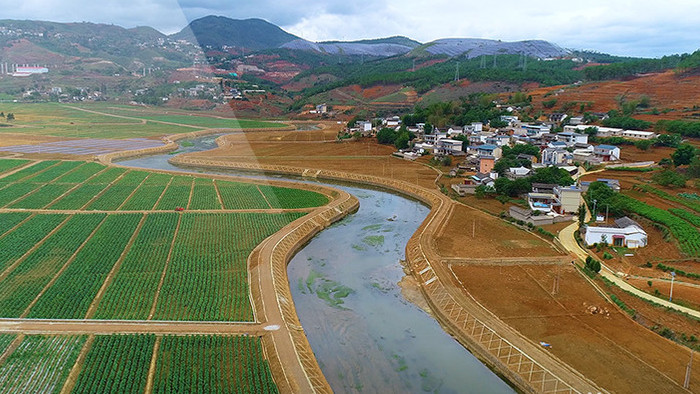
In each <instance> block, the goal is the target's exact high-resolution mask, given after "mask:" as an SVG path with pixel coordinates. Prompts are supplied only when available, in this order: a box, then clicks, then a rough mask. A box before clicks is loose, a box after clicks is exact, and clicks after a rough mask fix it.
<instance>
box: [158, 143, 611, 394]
mask: <svg viewBox="0 0 700 394" xmlns="http://www.w3.org/2000/svg"><path fill="white" fill-rule="evenodd" d="M170 162H171V163H172V164H176V165H179V166H186V167H199V168H203V167H204V168H224V169H237V170H247V171H253V172H270V173H282V174H292V175H301V176H304V175H307V174H309V173H311V174H313V177H314V178H325V179H332V180H341V181H350V182H356V183H361V184H369V185H372V186H378V187H382V188H385V189H389V190H392V191H396V192H399V193H402V194H404V195H408V196H410V197H413V198H416V199H418V200H419V201H422V202H423V203H425V204H427V205H428V206H430V207H431V212H430V214H429V215H428V217H427V218H426V220H425V221H424V222H423V223H422V224H421V226H420V227H419V229H418V230H417V231H416V233H415V234H414V235H413V237H412V238H411V239H410V240H409V243H408V245H407V247H406V259H407V263H408V265H409V266H410V268H411V270H412V273H413V275H414V276H415V277H416V279H417V280H418V282H419V283H420V288H421V292H422V293H423V295H424V296H425V298H426V299H427V301H428V303H429V304H430V306H431V309H432V310H433V312H434V313H435V316H436V319H437V320H438V321H439V322H440V323H441V325H442V326H443V327H444V328H445V330H446V331H447V332H449V333H451V334H452V335H454V336H455V337H456V338H457V339H458V340H459V341H460V342H461V343H462V344H463V345H464V346H465V347H467V348H468V349H469V350H471V351H472V352H474V353H475V354H476V355H477V356H478V357H479V358H481V359H482V360H484V361H485V362H486V363H488V364H489V365H491V366H492V367H493V368H495V369H496V370H498V371H499V372H500V373H501V374H503V375H504V376H507V377H508V379H509V380H510V381H511V382H512V383H513V384H515V385H516V386H518V388H519V389H520V390H522V391H524V392H552V393H579V392H604V390H602V389H601V388H599V387H597V386H596V384H595V383H593V382H592V381H590V380H589V379H587V378H586V377H584V376H582V375H581V374H580V373H578V372H577V371H576V370H574V369H573V368H571V367H570V366H569V365H567V364H565V363H564V362H562V361H561V360H559V359H557V358H556V357H554V356H552V355H551V354H549V353H547V352H545V351H543V350H542V349H540V348H539V347H538V346H537V345H536V344H534V343H532V342H531V341H530V340H529V339H527V338H525V337H524V336H522V335H521V334H519V333H518V332H517V331H515V330H513V329H512V328H511V327H510V326H508V325H507V324H505V323H504V322H502V321H500V320H499V319H497V318H496V317H495V316H494V315H493V314H492V313H491V312H490V311H489V310H488V309H486V308H485V307H484V306H482V305H479V304H478V303H476V302H474V301H475V300H470V299H468V298H467V297H465V296H464V295H462V294H456V290H454V289H453V287H454V286H452V285H451V283H450V282H451V280H452V279H451V275H449V272H447V267H446V266H445V265H444V264H442V263H441V260H442V258H441V257H440V256H439V254H437V252H436V251H435V250H434V247H433V237H432V236H431V235H430V234H431V233H436V232H439V231H440V229H442V228H443V226H444V224H445V222H446V219H447V217H449V212H450V211H451V209H452V206H453V204H454V202H452V201H451V200H449V199H447V197H445V196H444V195H442V194H438V193H436V192H434V191H431V190H429V189H425V188H422V187H419V186H416V185H414V184H410V183H408V182H404V181H397V180H389V179H384V178H380V177H374V176H366V175H360V174H350V173H344V172H340V171H330V170H311V169H307V168H301V167H290V166H281V165H264V164H257V163H256V164H252V163H229V162H220V161H214V160H205V159H194V158H189V157H182V156H176V157H174V158H172V159H170ZM428 230H431V231H428ZM285 304H288V301H286V299H285V298H280V300H279V305H280V306H281V307H284V305H285ZM299 328H300V329H301V327H300V326H299Z"/></svg>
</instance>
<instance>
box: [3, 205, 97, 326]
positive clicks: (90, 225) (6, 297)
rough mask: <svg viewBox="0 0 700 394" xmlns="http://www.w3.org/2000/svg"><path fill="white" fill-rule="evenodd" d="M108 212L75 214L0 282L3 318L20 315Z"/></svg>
mask: <svg viewBox="0 0 700 394" xmlns="http://www.w3.org/2000/svg"><path fill="white" fill-rule="evenodd" d="M104 218H105V215H74V216H72V217H71V218H70V219H69V220H68V221H67V222H66V224H64V225H63V226H62V227H61V228H60V229H59V230H58V231H56V233H54V234H53V235H52V236H50V237H49V238H47V239H46V241H44V242H43V243H42V244H41V245H39V247H38V248H37V250H36V251H35V252H34V253H32V254H30V255H29V256H28V257H27V258H26V259H24V260H21V261H20V262H19V264H18V265H17V267H16V268H15V269H14V270H12V271H11V272H10V273H9V274H8V275H7V277H6V278H4V279H3V280H2V281H0V283H1V285H0V317H15V318H16V317H20V316H22V314H23V313H24V311H25V310H26V309H27V308H28V307H29V305H30V304H31V303H32V301H34V300H35V298H36V297H37V296H38V295H39V293H40V292H41V291H42V290H43V289H44V288H45V287H46V285H47V284H48V283H49V282H50V281H51V279H52V278H53V277H54V276H55V275H56V274H57V273H58V272H59V270H60V269H61V268H62V267H63V266H64V265H65V264H66V262H68V261H69V259H70V257H71V256H72V255H73V254H74V253H75V252H76V251H77V250H78V248H79V247H80V246H81V245H82V244H83V243H84V242H85V240H86V239H87V238H88V237H89V236H90V233H92V231H93V230H94V229H95V228H97V226H98V225H99V224H100V223H101V222H102V220H103V219H104Z"/></svg>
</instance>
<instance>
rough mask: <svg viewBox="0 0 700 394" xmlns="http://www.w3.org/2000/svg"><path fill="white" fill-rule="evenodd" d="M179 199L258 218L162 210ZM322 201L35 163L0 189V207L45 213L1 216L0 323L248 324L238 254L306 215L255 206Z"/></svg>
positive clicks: (81, 165) (308, 195)
mask: <svg viewBox="0 0 700 394" xmlns="http://www.w3.org/2000/svg"><path fill="white" fill-rule="evenodd" d="M0 163H2V161H1V160H0ZM0 165H1V164H0ZM219 196H221V197H219ZM190 199H191V200H192V202H191V204H189V205H191V206H190V208H191V209H193V210H198V209H199V210H201V209H208V210H221V209H222V208H224V207H225V208H226V209H250V208H256V209H260V210H262V211H261V212H256V213H243V212H234V213H232V212H219V213H197V212H196V211H193V212H190V211H189V210H187V211H185V212H180V213H176V212H172V210H173V209H174V208H175V207H177V206H182V207H187V206H188V202H189V200H190ZM268 201H269V203H268ZM222 202H223V203H224V207H222V204H221V203H222ZM327 202H328V198H327V197H326V196H324V195H321V194H318V193H315V192H311V191H306V190H295V189H287V188H282V187H276V186H268V185H255V184H246V183H240V182H229V181H217V182H214V181H212V180H211V179H205V178H196V177H191V176H181V175H170V174H160V173H148V172H144V171H132V170H126V169H121V168H107V167H106V166H103V165H101V164H97V163H85V162H79V161H50V162H39V163H37V164H35V165H33V166H32V167H30V168H27V169H25V170H22V171H20V172H18V173H16V174H14V175H13V176H12V179H11V180H10V181H9V182H8V183H7V184H5V186H4V188H0V206H5V207H6V208H24V209H42V208H46V209H48V210H50V212H52V213H50V214H49V213H46V211H40V212H36V213H34V214H31V213H26V212H17V211H10V212H4V213H2V212H0V219H2V221H0V317H6V318H31V319H33V318H42V319H82V318H97V319H118V320H131V319H136V320H147V319H155V320H197V321H201V320H213V321H250V320H251V319H252V318H253V313H252V306H251V304H250V297H249V286H248V273H247V258H248V255H249V254H250V252H251V251H252V250H253V248H254V247H255V246H256V245H258V244H259V243H260V242H262V240H264V239H265V238H266V237H268V236H270V235H272V234H273V233H275V232H277V231H279V230H280V229H281V228H282V227H284V226H285V225H287V224H288V223H290V222H292V221H293V220H295V219H297V218H299V217H301V216H303V215H305V213H303V212H295V213H289V212H288V213H265V212H264V210H265V209H269V208H307V207H313V206H319V205H322V204H325V203H327ZM62 210H64V211H62ZM65 210H70V211H65ZM96 210H98V211H106V212H104V213H103V212H95V211H96ZM135 211H136V212H135ZM169 211H170V212H169ZM122 212H123V213H122ZM212 229H216V231H212Z"/></svg>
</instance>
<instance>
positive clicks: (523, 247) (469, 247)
mask: <svg viewBox="0 0 700 394" xmlns="http://www.w3.org/2000/svg"><path fill="white" fill-rule="evenodd" d="M474 228H476V231H473V230H474ZM472 235H475V237H472ZM435 246H436V249H437V252H438V253H439V254H440V256H442V257H446V258H451V257H453V258H490V257H494V258H498V257H543V256H562V255H563V254H561V253H560V252H559V251H557V250H556V249H554V248H553V247H552V246H550V245H549V244H548V243H546V242H545V241H543V240H542V239H541V238H538V237H537V236H535V235H533V234H531V233H528V232H525V231H523V230H520V229H519V228H517V227H515V226H513V225H511V224H509V223H506V222H504V221H502V220H500V219H496V218H494V217H493V216H491V215H488V214H486V213H483V212H481V211H478V210H476V209H473V208H469V207H466V206H464V205H461V204H455V206H454V211H453V213H452V216H451V217H450V219H449V220H448V221H447V223H446V224H445V227H444V228H443V229H442V231H441V232H440V234H437V235H436V238H435Z"/></svg>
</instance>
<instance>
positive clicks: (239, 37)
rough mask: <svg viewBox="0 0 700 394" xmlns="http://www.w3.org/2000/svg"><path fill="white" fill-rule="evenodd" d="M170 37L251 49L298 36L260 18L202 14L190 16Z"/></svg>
mask: <svg viewBox="0 0 700 394" xmlns="http://www.w3.org/2000/svg"><path fill="white" fill-rule="evenodd" d="M171 37H172V38H174V39H184V40H187V41H190V42H192V43H198V44H199V45H200V46H201V47H212V48H221V47H223V46H229V47H238V48H247V49H250V50H255V51H259V50H264V49H273V48H278V47H280V46H281V45H283V44H286V43H288V42H290V41H294V40H298V39H299V37H297V36H295V35H293V34H289V33H287V32H286V31H284V30H282V29H280V28H279V27H277V26H275V25H273V24H272V23H269V22H267V21H264V20H262V19H245V20H240V19H231V18H227V17H224V16H205V17H204V18H200V19H196V20H193V21H192V22H190V24H189V25H187V27H185V28H184V29H182V30H181V31H180V32H178V33H175V34H174V35H172V36H171Z"/></svg>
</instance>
